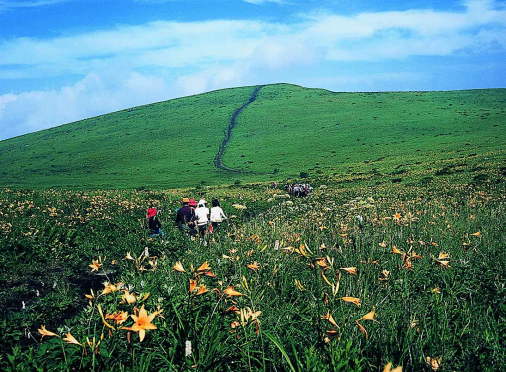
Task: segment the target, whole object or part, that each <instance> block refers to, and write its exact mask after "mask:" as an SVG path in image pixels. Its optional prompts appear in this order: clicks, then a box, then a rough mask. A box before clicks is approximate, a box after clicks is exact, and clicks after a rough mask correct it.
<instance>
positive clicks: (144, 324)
mask: <svg viewBox="0 0 506 372" xmlns="http://www.w3.org/2000/svg"><path fill="white" fill-rule="evenodd" d="M160 312H161V310H159V311H155V312H154V313H152V314H150V315H148V313H147V311H146V309H144V305H142V307H141V309H140V310H138V309H135V314H132V315H130V317H131V318H132V319H133V321H134V324H133V325H132V326H131V327H122V329H126V330H128V331H134V332H139V339H140V341H141V342H142V340H144V337H145V336H146V330H151V329H156V325H154V324H153V323H152V322H153V319H154V318H155V317H156V316H157V315H159V314H160Z"/></svg>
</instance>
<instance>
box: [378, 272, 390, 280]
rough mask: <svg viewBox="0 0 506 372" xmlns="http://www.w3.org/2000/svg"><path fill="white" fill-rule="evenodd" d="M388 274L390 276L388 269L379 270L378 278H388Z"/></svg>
mask: <svg viewBox="0 0 506 372" xmlns="http://www.w3.org/2000/svg"><path fill="white" fill-rule="evenodd" d="M389 276H390V271H388V270H383V271H382V272H381V276H380V278H379V280H382V281H383V280H388V277H389Z"/></svg>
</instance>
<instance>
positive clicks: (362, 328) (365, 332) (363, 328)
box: [355, 320, 369, 338]
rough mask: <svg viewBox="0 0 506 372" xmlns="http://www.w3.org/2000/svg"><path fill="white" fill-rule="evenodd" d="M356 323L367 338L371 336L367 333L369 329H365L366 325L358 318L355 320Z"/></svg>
mask: <svg viewBox="0 0 506 372" xmlns="http://www.w3.org/2000/svg"><path fill="white" fill-rule="evenodd" d="M355 324H356V325H357V328H358V330H359V331H360V333H362V334H363V335H364V336H365V338H369V335H368V334H367V330H366V329H365V327H364V326H363V325H362V324H360V322H359V321H358V320H356V321H355Z"/></svg>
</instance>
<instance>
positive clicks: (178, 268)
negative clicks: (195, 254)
mask: <svg viewBox="0 0 506 372" xmlns="http://www.w3.org/2000/svg"><path fill="white" fill-rule="evenodd" d="M172 268H173V269H174V270H175V271H179V272H180V273H184V272H186V270H185V269H184V267H183V264H182V263H181V262H180V261H177V262H176V263H175V265H174V266H173V267H172Z"/></svg>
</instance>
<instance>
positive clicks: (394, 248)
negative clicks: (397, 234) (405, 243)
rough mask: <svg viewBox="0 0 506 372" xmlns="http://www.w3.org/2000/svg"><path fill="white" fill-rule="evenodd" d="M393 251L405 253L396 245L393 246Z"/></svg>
mask: <svg viewBox="0 0 506 372" xmlns="http://www.w3.org/2000/svg"><path fill="white" fill-rule="evenodd" d="M392 253H394V254H403V253H404V252H403V251H401V250H400V249H399V248H397V246H396V245H394V246H392Z"/></svg>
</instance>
